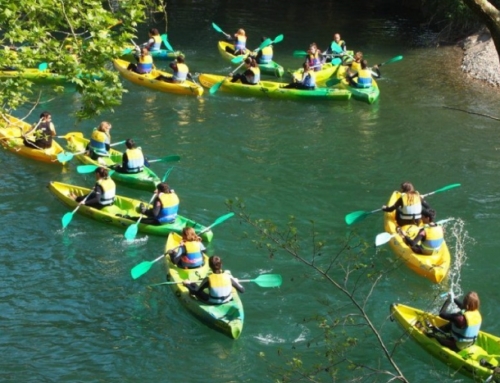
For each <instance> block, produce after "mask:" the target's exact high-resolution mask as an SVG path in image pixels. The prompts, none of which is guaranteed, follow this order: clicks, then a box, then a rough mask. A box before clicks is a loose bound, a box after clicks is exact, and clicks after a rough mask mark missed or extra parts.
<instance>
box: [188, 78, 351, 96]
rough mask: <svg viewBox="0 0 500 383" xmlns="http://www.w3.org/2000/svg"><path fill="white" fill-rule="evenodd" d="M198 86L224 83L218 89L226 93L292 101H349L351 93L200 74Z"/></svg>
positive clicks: (207, 86) (208, 86)
mask: <svg viewBox="0 0 500 383" xmlns="http://www.w3.org/2000/svg"><path fill="white" fill-rule="evenodd" d="M198 80H199V81H200V84H201V85H203V86H204V87H206V88H211V87H212V86H213V85H215V84H216V83H218V82H221V81H224V82H223V83H222V85H221V87H220V88H219V89H220V90H222V91H224V92H228V93H233V94H236V95H240V96H250V97H269V98H281V99H292V100H307V99H324V100H349V98H351V92H349V91H348V90H345V89H337V88H316V89H313V90H305V89H286V88H283V87H284V86H286V85H288V84H287V83H281V82H274V81H260V82H259V83H258V84H257V85H246V84H242V83H240V82H235V83H232V82H231V81H230V80H229V78H228V77H224V76H218V75H212V74H200V76H199V77H198Z"/></svg>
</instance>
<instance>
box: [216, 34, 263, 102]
mask: <svg viewBox="0 0 500 383" xmlns="http://www.w3.org/2000/svg"><path fill="white" fill-rule="evenodd" d="M269 44H271V39H266V40H265V41H263V42H262V43H261V44H260V46H259V48H257V49H262V48H265V47H267V46H268V45H269ZM244 64H245V62H242V63H241V64H240V65H238V66H237V67H236V69H234V70H233V73H234V72H236V71H237V70H238V69H240V68H241V67H242V66H243V65H244ZM228 78H229V76H227V77H224V78H223V79H222V81H219V82H218V83H216V84H214V85H212V87H211V88H210V90H209V92H210V94H214V93H215V92H217V91H218V90H219V88H220V87H221V86H222V84H223V83H224V81H226V80H227V79H228Z"/></svg>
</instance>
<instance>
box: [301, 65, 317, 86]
mask: <svg viewBox="0 0 500 383" xmlns="http://www.w3.org/2000/svg"><path fill="white" fill-rule="evenodd" d="M302 85H304V86H307V87H310V88H314V87H315V86H316V74H315V73H314V71H313V70H311V69H309V70H308V71H307V72H305V73H303V74H302Z"/></svg>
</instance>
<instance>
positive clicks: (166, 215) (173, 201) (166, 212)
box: [156, 193, 179, 223]
mask: <svg viewBox="0 0 500 383" xmlns="http://www.w3.org/2000/svg"><path fill="white" fill-rule="evenodd" d="M158 199H159V200H160V203H161V210H160V214H159V215H158V217H156V219H157V220H158V221H159V222H160V223H170V222H173V221H175V219H176V218H177V211H178V210H179V197H177V194H175V193H160V195H159V196H158Z"/></svg>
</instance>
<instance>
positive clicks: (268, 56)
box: [259, 45, 273, 64]
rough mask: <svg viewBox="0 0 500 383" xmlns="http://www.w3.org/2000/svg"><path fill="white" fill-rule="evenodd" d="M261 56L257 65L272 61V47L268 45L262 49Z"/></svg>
mask: <svg viewBox="0 0 500 383" xmlns="http://www.w3.org/2000/svg"><path fill="white" fill-rule="evenodd" d="M261 52H262V56H260V57H259V64H269V63H270V62H271V61H272V60H273V47H272V45H268V46H267V47H264V48H262V50H261Z"/></svg>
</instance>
